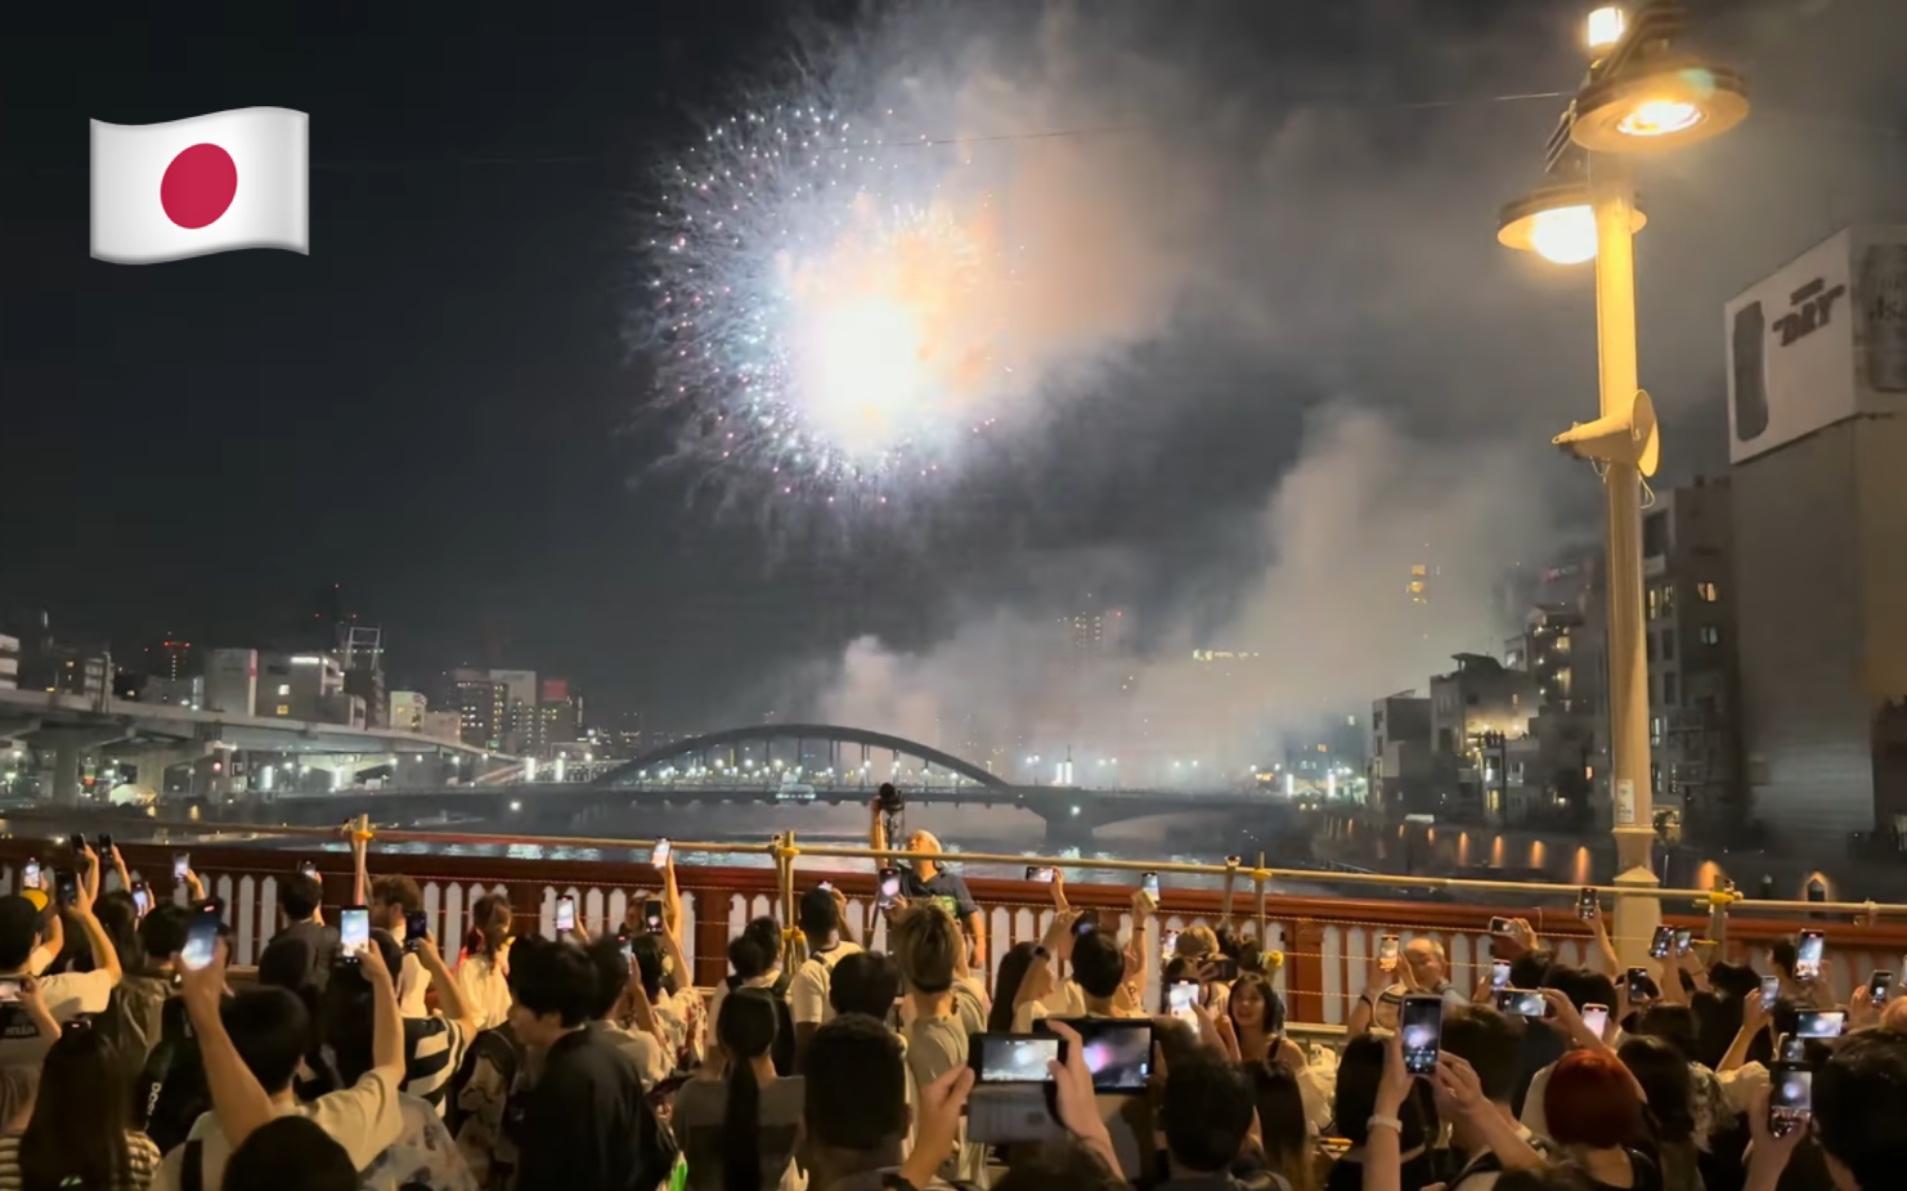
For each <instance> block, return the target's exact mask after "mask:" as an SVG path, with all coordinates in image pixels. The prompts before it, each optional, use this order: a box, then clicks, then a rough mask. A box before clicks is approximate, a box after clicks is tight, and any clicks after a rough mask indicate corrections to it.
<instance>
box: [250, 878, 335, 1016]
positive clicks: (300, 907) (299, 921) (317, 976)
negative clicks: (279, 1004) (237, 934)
mask: <svg viewBox="0 0 1907 1191" xmlns="http://www.w3.org/2000/svg"><path fill="white" fill-rule="evenodd" d="M278 921H279V923H280V927H279V930H278V933H277V934H275V935H273V936H272V939H271V942H269V943H267V944H266V945H265V951H264V954H262V955H260V956H259V959H258V966H259V967H260V968H263V969H267V970H270V971H276V972H287V973H289V972H292V971H302V972H303V973H304V976H303V978H302V980H301V982H300V983H301V987H305V988H309V989H311V990H312V992H313V993H314V994H315V993H320V992H323V991H324V986H325V984H326V983H327V982H328V981H329V980H330V979H331V969H332V968H333V967H334V966H335V965H336V964H337V961H338V930H337V928H336V927H334V926H328V925H326V923H325V920H324V883H323V882H321V881H319V880H318V878H316V877H313V876H310V875H308V874H306V873H299V872H292V873H286V874H285V875H284V876H282V877H280V878H278Z"/></svg>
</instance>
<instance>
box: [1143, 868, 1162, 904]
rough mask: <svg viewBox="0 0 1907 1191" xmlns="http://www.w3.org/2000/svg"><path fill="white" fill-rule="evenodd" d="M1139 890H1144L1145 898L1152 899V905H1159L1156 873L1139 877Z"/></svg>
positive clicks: (1157, 876) (1157, 875)
mask: <svg viewBox="0 0 1907 1191" xmlns="http://www.w3.org/2000/svg"><path fill="white" fill-rule="evenodd" d="M1139 888H1141V889H1143V890H1145V894H1146V896H1147V897H1149V898H1151V899H1152V904H1153V905H1155V906H1156V905H1158V904H1159V874H1158V873H1146V874H1145V875H1144V876H1142V877H1140V878H1139Z"/></svg>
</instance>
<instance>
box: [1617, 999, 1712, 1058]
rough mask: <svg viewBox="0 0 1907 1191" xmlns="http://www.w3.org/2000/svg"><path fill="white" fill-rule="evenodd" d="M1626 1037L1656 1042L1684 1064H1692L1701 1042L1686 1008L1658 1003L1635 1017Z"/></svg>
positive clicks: (1692, 1014) (1699, 1029)
mask: <svg viewBox="0 0 1907 1191" xmlns="http://www.w3.org/2000/svg"><path fill="white" fill-rule="evenodd" d="M1630 1033H1632V1034H1637V1035H1643V1036H1646V1037H1649V1038H1660V1039H1661V1040H1662V1041H1664V1042H1666V1043H1668V1044H1669V1045H1670V1046H1672V1047H1674V1048H1675V1053H1677V1054H1679V1055H1681V1056H1682V1061H1683V1062H1684V1063H1692V1062H1694V1061H1695V1051H1696V1048H1697V1046H1698V1044H1699V1039H1700V1038H1701V1026H1700V1023H1698V1022H1697V1021H1696V1018H1695V1010H1693V1009H1691V1008H1689V1007H1688V1006H1687V1005H1671V1004H1667V1003H1660V1002H1659V1003H1657V1004H1654V1005H1651V1006H1649V1007H1648V1008H1647V1009H1644V1010H1643V1011H1642V1012H1641V1013H1639V1014H1637V1015H1636V1022H1635V1029H1633V1030H1631V1031H1630Z"/></svg>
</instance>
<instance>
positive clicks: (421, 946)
mask: <svg viewBox="0 0 1907 1191" xmlns="http://www.w3.org/2000/svg"><path fill="white" fill-rule="evenodd" d="M417 962H419V963H421V964H423V965H424V971H426V972H428V973H430V986H431V987H432V988H434V989H436V990H437V1007H438V1009H440V1010H442V1011H443V1015H444V1020H446V1021H451V1022H455V1023H456V1024H457V1025H458V1026H459V1027H461V1028H462V1030H463V1032H464V1037H466V1038H468V1037H470V1036H472V1035H474V1034H475V1033H476V1032H477V1026H478V1025H479V1022H478V1020H477V1010H476V1006H474V1005H472V1004H471V1003H470V1002H469V1001H468V1000H466V999H465V998H464V990H463V985H462V984H460V983H458V980H457V978H456V977H455V976H453V975H451V973H450V969H449V968H447V967H445V966H444V957H443V954H442V953H441V952H439V951H438V950H437V940H435V939H433V938H431V937H430V936H429V935H425V936H424V937H423V938H422V939H420V940H418V943H417Z"/></svg>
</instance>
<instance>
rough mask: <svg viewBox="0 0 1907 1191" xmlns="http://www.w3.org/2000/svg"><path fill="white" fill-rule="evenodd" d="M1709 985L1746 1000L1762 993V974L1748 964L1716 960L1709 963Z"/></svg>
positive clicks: (1738, 998)
mask: <svg viewBox="0 0 1907 1191" xmlns="http://www.w3.org/2000/svg"><path fill="white" fill-rule="evenodd" d="M1708 985H1709V987H1710V988H1712V989H1714V990H1715V991H1716V992H1718V993H1721V994H1722V995H1724V996H1729V997H1733V998H1735V999H1736V1000H1738V1001H1744V1000H1747V999H1748V998H1749V997H1754V996H1760V995H1761V974H1760V973H1759V972H1757V971H1755V969H1753V968H1752V967H1749V966H1748V965H1747V964H1731V963H1724V962H1723V961H1721V960H1716V961H1715V962H1714V963H1712V964H1710V965H1708Z"/></svg>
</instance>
